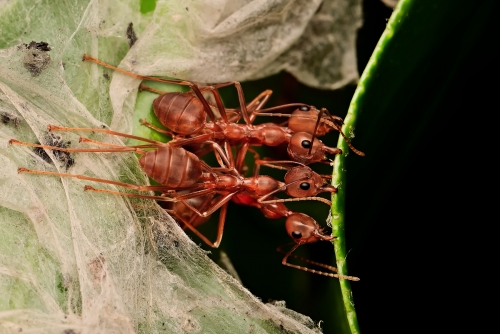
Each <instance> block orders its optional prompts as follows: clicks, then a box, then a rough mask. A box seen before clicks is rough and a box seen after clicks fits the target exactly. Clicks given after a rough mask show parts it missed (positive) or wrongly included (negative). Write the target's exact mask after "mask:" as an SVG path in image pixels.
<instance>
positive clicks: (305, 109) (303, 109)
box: [299, 106, 311, 111]
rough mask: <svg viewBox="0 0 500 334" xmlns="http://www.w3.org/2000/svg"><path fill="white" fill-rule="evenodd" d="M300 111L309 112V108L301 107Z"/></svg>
mask: <svg viewBox="0 0 500 334" xmlns="http://www.w3.org/2000/svg"><path fill="white" fill-rule="evenodd" d="M299 110H300V111H309V110H311V108H309V106H302V107H300V108H299Z"/></svg>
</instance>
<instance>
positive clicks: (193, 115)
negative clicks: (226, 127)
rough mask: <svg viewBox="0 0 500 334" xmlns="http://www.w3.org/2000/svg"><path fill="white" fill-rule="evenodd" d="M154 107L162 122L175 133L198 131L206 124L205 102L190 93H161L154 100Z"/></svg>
mask: <svg viewBox="0 0 500 334" xmlns="http://www.w3.org/2000/svg"><path fill="white" fill-rule="evenodd" d="M153 109H154V112H155V115H156V117H158V120H159V121H160V122H161V124H163V125H164V126H166V127H167V128H168V129H169V130H171V131H172V132H175V133H179V134H182V135H189V134H193V133H197V132H199V131H201V129H202V128H203V127H204V125H205V118H206V116H205V111H204V109H203V104H202V103H201V101H200V100H199V99H197V98H196V97H195V96H193V95H191V94H189V93H167V94H163V95H160V96H158V97H157V98H156V99H155V100H154V102H153Z"/></svg>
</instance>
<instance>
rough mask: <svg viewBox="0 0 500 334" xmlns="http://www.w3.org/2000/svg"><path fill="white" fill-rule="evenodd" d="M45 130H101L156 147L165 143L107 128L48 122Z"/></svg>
mask: <svg viewBox="0 0 500 334" xmlns="http://www.w3.org/2000/svg"><path fill="white" fill-rule="evenodd" d="M47 130H48V131H49V132H52V131H81V132H101V133H106V134H109V135H113V136H118V137H124V138H130V139H137V140H140V141H143V142H146V143H152V144H156V145H157V147H159V146H166V145H167V144H166V143H162V142H161V141H157V140H151V139H147V138H143V137H138V136H133V135H129V134H126V133H122V132H116V131H113V130H108V129H94V128H68V127H64V126H57V125H52V124H49V125H48V126H47Z"/></svg>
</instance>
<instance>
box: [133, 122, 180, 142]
mask: <svg viewBox="0 0 500 334" xmlns="http://www.w3.org/2000/svg"><path fill="white" fill-rule="evenodd" d="M139 122H141V124H142V125H144V126H147V127H148V128H150V129H152V130H154V131H156V132H158V133H162V134H164V135H167V136H169V137H171V138H174V137H175V135H174V133H173V132H171V131H167V130H163V129H160V128H159V127H156V126H154V125H153V124H151V123H149V122H148V121H145V120H143V119H140V120H139Z"/></svg>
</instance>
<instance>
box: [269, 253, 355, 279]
mask: <svg viewBox="0 0 500 334" xmlns="http://www.w3.org/2000/svg"><path fill="white" fill-rule="evenodd" d="M300 245H301V244H295V246H293V247H292V249H290V250H289V251H288V253H286V255H285V257H284V258H283V260H282V261H281V263H282V264H283V265H285V266H287V267H291V268H295V269H299V270H303V271H306V272H310V273H313V274H318V275H323V276H328V277H335V278H340V279H346V280H350V281H359V278H358V277H354V276H344V275H338V274H332V273H327V272H324V271H319V270H314V269H310V268H307V267H302V266H298V265H295V264H291V263H288V262H287V259H288V257H289V256H290V255H291V254H292V252H293V251H295V250H296V249H297V247H299V246H300ZM277 250H278V252H283V251H282V250H281V247H278V249H277ZM291 256H292V257H294V258H297V259H299V260H302V261H305V262H307V263H311V264H313V265H317V266H319V267H322V268H325V269H328V270H330V271H333V272H337V268H335V267H332V266H329V265H326V264H322V263H318V262H315V261H311V260H308V259H305V258H303V257H300V256H296V255H291Z"/></svg>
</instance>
